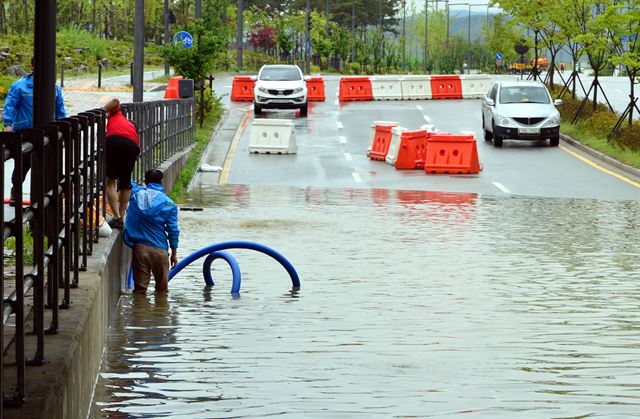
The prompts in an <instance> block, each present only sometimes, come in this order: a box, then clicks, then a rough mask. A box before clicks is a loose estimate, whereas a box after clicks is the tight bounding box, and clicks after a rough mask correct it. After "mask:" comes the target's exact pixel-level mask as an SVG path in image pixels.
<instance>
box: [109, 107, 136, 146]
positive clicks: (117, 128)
mask: <svg viewBox="0 0 640 419" xmlns="http://www.w3.org/2000/svg"><path fill="white" fill-rule="evenodd" d="M111 135H117V136H119V137H124V138H126V139H128V140H131V141H133V142H134V143H135V144H136V145H137V146H138V147H140V144H139V142H138V131H137V130H136V126H135V125H133V122H131V121H129V120H128V119H127V118H125V116H124V115H123V114H122V112H121V111H116V112H113V113H110V114H109V119H108V121H107V134H106V136H107V137H110V136H111Z"/></svg>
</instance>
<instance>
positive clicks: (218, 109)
mask: <svg viewBox="0 0 640 419" xmlns="http://www.w3.org/2000/svg"><path fill="white" fill-rule="evenodd" d="M223 111H224V108H223V106H222V105H221V104H220V101H219V99H217V98H216V99H214V100H213V107H212V109H211V112H209V114H208V115H207V117H206V118H205V119H204V123H203V124H202V126H200V127H198V128H197V130H196V146H195V148H194V149H193V151H192V152H191V155H189V159H188V160H187V163H186V165H185V167H184V168H183V169H182V171H180V175H179V176H178V179H177V180H176V184H175V185H174V186H173V189H172V190H171V193H169V196H170V197H171V199H173V200H174V202H176V203H183V202H184V200H185V196H186V194H187V188H188V187H189V182H191V179H192V178H193V176H194V174H195V173H196V170H197V169H198V164H199V162H200V159H201V157H202V153H203V152H204V150H205V148H206V146H207V144H208V143H209V141H211V135H212V134H213V130H214V128H215V126H216V125H217V124H218V122H219V121H220V118H221V117H222V114H223Z"/></svg>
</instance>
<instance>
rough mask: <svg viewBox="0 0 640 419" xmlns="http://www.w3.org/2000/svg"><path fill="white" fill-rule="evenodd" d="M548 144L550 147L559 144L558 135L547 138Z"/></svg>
mask: <svg viewBox="0 0 640 419" xmlns="http://www.w3.org/2000/svg"><path fill="white" fill-rule="evenodd" d="M549 145H550V146H551V147H558V146H559V145H560V137H551V138H549Z"/></svg>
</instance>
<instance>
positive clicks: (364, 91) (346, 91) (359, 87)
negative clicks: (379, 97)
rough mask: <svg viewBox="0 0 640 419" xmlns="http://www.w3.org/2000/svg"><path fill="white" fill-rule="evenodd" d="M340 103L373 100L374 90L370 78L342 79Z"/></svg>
mask: <svg viewBox="0 0 640 419" xmlns="http://www.w3.org/2000/svg"><path fill="white" fill-rule="evenodd" d="M338 99H339V100H340V102H350V101H355V100H373V90H372V89H371V80H369V77H343V78H341V79H340V93H339V94H338Z"/></svg>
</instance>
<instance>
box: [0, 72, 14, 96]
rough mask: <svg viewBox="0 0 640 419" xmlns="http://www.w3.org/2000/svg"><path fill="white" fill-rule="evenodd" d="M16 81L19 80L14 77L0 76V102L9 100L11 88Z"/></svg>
mask: <svg viewBox="0 0 640 419" xmlns="http://www.w3.org/2000/svg"><path fill="white" fill-rule="evenodd" d="M16 80H17V78H15V77H13V76H5V75H0V100H3V101H4V100H5V99H6V98H7V93H9V87H10V86H11V84H12V83H13V82H14V81H16Z"/></svg>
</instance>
